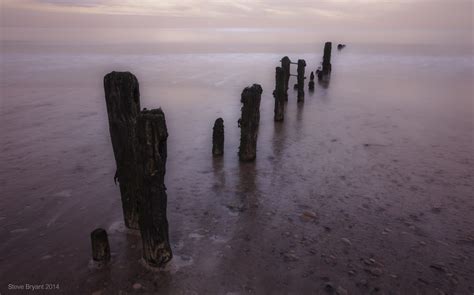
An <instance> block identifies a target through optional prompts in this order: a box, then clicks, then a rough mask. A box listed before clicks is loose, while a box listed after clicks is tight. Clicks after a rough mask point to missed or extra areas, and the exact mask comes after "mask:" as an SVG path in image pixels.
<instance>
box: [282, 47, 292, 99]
mask: <svg viewBox="0 0 474 295" xmlns="http://www.w3.org/2000/svg"><path fill="white" fill-rule="evenodd" d="M290 66H291V60H290V58H289V57H288V56H285V57H283V58H282V59H281V68H282V69H283V76H284V81H285V85H284V89H285V101H288V88H289V83H290V76H291V74H290Z"/></svg>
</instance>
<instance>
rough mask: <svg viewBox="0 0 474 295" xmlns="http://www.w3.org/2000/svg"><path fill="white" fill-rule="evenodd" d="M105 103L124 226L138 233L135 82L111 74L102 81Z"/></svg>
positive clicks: (137, 92)
mask: <svg viewBox="0 0 474 295" xmlns="http://www.w3.org/2000/svg"><path fill="white" fill-rule="evenodd" d="M104 89H105V101H106V103H107V113H108V117H109V130H110V137H111V139H112V147H113V150H114V156H115V163H116V166H117V172H116V174H115V177H114V180H117V179H118V181H119V184H120V194H121V198H122V208H123V215H124V220H125V226H127V227H128V228H132V229H138V228H139V225H138V209H137V189H138V187H137V179H136V175H135V166H136V150H135V149H136V134H135V130H136V122H137V115H138V113H139V112H140V90H139V85H138V80H137V78H136V77H135V76H134V75H133V74H131V73H129V72H112V73H110V74H107V75H106V76H105V77H104Z"/></svg>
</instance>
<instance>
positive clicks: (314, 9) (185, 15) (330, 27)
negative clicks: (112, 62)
mask: <svg viewBox="0 0 474 295" xmlns="http://www.w3.org/2000/svg"><path fill="white" fill-rule="evenodd" d="M0 3H1V4H2V11H1V14H2V15H1V25H2V31H3V33H4V36H3V38H5V36H11V32H18V30H19V29H20V28H21V29H23V30H24V31H25V32H26V31H28V29H38V28H54V29H59V28H61V29H64V28H71V29H78V28H81V29H87V28H89V29H102V30H104V29H107V28H109V29H110V28H112V29H119V28H128V29H130V28H148V29H153V28H201V27H202V28H271V29H277V30H278V29H304V30H327V31H332V32H340V33H342V32H345V33H348V32H355V33H357V34H358V35H360V36H362V35H363V34H364V33H366V34H369V35H370V34H372V35H374V36H375V35H378V36H379V37H381V36H384V35H385V36H386V37H388V38H390V36H393V38H405V39H407V40H408V41H410V40H414V39H416V38H425V39H427V40H431V41H438V42H444V43H445V42H465V43H472V42H473V40H472V38H473V35H472V22H473V0H288V1H282V0H179V1H170V0H140V1H138V0H0ZM387 35H388V36H387ZM34 37H37V38H40V37H41V36H34Z"/></svg>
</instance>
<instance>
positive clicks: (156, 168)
mask: <svg viewBox="0 0 474 295" xmlns="http://www.w3.org/2000/svg"><path fill="white" fill-rule="evenodd" d="M137 138H138V155H139V156H138V167H137V177H138V179H139V183H140V199H139V201H140V202H139V204H140V206H139V212H140V232H141V236H142V247H143V259H144V260H145V262H146V263H147V264H148V265H150V266H152V267H160V266H163V265H164V264H166V263H167V262H168V261H170V260H171V258H172V257H173V254H172V253H171V247H170V243H169V235H168V219H167V216H166V206H167V195H166V186H165V183H164V180H165V173H166V157H167V144H166V141H167V138H168V130H167V128H166V120H165V114H164V113H163V111H162V110H161V109H154V110H143V111H142V112H141V113H140V114H139V115H138V119H137Z"/></svg>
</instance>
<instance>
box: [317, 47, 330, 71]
mask: <svg viewBox="0 0 474 295" xmlns="http://www.w3.org/2000/svg"><path fill="white" fill-rule="evenodd" d="M331 51H332V43H331V42H326V43H325V44H324V55H323V68H322V70H321V71H319V72H318V80H322V79H323V78H324V77H326V76H329V74H331V70H332V66H331Z"/></svg>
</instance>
